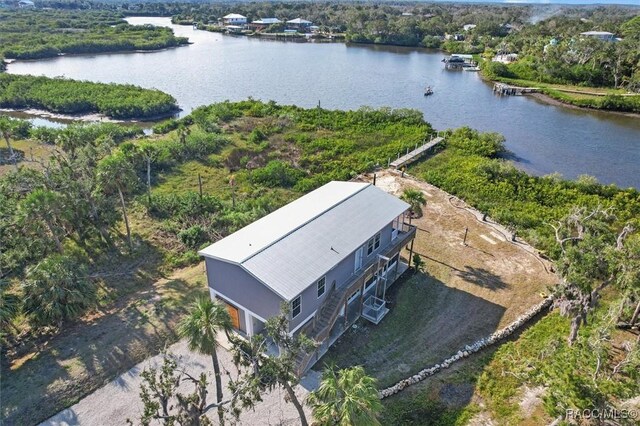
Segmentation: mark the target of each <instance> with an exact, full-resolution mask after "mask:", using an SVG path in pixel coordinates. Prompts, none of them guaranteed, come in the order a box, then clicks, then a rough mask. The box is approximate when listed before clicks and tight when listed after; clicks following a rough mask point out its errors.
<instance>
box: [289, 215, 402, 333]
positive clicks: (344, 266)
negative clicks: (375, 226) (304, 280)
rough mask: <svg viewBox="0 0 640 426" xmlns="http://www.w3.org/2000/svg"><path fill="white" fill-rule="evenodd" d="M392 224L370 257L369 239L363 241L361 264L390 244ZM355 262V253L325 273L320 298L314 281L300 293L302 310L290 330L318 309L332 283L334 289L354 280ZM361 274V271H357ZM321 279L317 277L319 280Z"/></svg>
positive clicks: (382, 235)
mask: <svg viewBox="0 0 640 426" xmlns="http://www.w3.org/2000/svg"><path fill="white" fill-rule="evenodd" d="M392 229H393V227H392V223H389V224H388V225H387V226H385V227H384V228H383V229H382V230H380V247H379V248H378V249H377V250H375V251H374V252H373V253H372V254H371V255H369V256H367V248H366V244H367V241H369V239H367V240H366V241H364V242H363V243H362V244H363V245H365V248H364V254H363V259H362V264H363V265H364V264H366V263H368V262H369V261H370V260H371V259H373V258H374V257H375V255H377V254H378V253H380V252H381V251H382V250H384V249H385V248H386V247H387V246H388V245H389V243H390V242H391V231H392ZM376 234H377V232H373V233H372V234H371V237H373V236H375V235H376ZM355 262H356V253H355V252H353V253H350V254H349V256H347V257H346V258H344V259H342V260H341V261H340V262H339V263H338V264H337V265H336V266H335V267H334V268H333V269H331V270H330V271H327V273H326V275H325V276H326V284H325V293H324V295H323V296H322V297H320V298H318V297H317V296H318V293H317V281H314V282H313V283H311V284H310V285H309V287H307V288H306V289H305V290H304V291H303V292H302V297H301V304H302V310H301V312H300V315H298V316H297V317H295V318H294V319H293V320H292V321H291V330H293V329H295V328H296V327H297V326H299V325H300V324H302V321H304V320H306V319H307V318H308V317H309V316H310V315H311V314H313V313H314V312H315V311H316V310H317V309H318V307H319V306H320V305H321V304H322V302H323V301H324V299H325V297H326V296H327V294H329V290H331V285H332V283H333V281H334V280H335V282H336V288H338V287H341V286H343V285H345V284H347V283H348V282H349V281H351V279H352V278H354V267H355ZM359 272H361V271H359ZM320 278H322V277H318V279H320Z"/></svg>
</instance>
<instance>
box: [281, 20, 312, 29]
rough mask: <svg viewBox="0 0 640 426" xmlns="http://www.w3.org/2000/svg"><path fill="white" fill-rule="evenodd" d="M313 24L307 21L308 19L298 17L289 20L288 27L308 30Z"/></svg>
mask: <svg viewBox="0 0 640 426" xmlns="http://www.w3.org/2000/svg"><path fill="white" fill-rule="evenodd" d="M312 25H313V22H311V21H307V20H306V19H302V18H296V19H291V20H289V21H287V28H291V29H295V30H306V29H309V28H310V27H311V26H312Z"/></svg>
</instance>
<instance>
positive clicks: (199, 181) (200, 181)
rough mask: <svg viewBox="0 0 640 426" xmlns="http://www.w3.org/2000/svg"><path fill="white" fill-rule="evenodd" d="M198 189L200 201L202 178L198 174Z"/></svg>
mask: <svg viewBox="0 0 640 426" xmlns="http://www.w3.org/2000/svg"><path fill="white" fill-rule="evenodd" d="M198 188H199V189H200V199H201V200H202V176H200V173H198Z"/></svg>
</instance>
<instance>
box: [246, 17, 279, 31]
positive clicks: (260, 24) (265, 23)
mask: <svg viewBox="0 0 640 426" xmlns="http://www.w3.org/2000/svg"><path fill="white" fill-rule="evenodd" d="M280 23H282V21H281V20H279V19H278V18H261V19H258V20H257V21H253V22H251V23H250V24H249V28H251V29H252V30H254V31H260V30H263V29H265V28H267V27H269V26H271V25H274V24H280Z"/></svg>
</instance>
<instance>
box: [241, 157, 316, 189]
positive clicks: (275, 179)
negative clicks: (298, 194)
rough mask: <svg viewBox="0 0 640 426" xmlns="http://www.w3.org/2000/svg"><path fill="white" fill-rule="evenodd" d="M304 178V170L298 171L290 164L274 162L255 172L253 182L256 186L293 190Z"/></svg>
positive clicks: (252, 176)
mask: <svg viewBox="0 0 640 426" xmlns="http://www.w3.org/2000/svg"><path fill="white" fill-rule="evenodd" d="M303 176H304V172H303V171H302V170H298V169H296V168H295V167H293V166H291V165H290V164H289V163H285V162H283V161H279V160H273V161H270V162H269V163H267V165H266V166H264V167H262V168H260V169H256V170H254V171H253V173H252V175H251V180H252V182H254V183H256V184H259V185H264V186H267V187H270V188H275V187H283V188H291V187H292V186H294V185H295V184H296V183H297V182H298V180H300V179H301V178H302V177H303Z"/></svg>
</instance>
